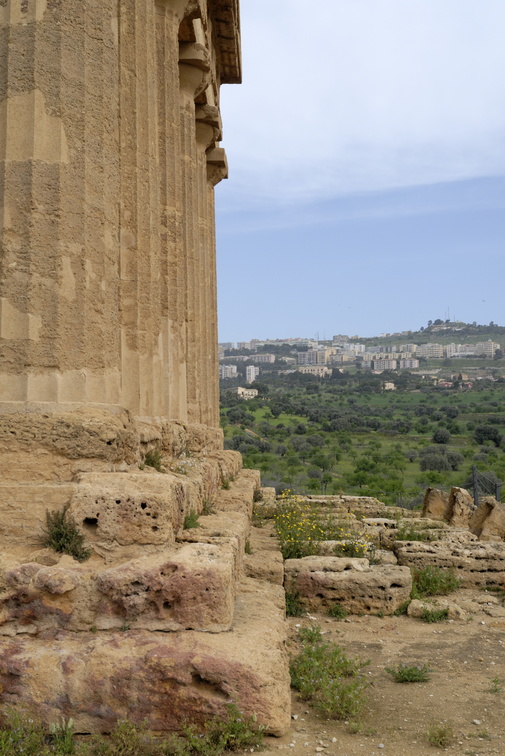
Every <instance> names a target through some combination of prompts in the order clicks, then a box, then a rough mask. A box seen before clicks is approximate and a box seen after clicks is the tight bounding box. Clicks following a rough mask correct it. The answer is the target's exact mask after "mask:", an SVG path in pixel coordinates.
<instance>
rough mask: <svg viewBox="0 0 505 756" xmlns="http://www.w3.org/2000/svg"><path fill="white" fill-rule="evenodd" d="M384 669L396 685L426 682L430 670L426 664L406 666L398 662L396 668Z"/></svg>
mask: <svg viewBox="0 0 505 756" xmlns="http://www.w3.org/2000/svg"><path fill="white" fill-rule="evenodd" d="M385 669H386V672H387V673H388V674H389V675H391V677H392V678H393V680H394V681H395V682H397V683H407V682H427V681H428V680H429V679H430V672H431V670H430V668H429V667H428V665H427V664H417V665H408V664H404V663H403V662H400V664H398V665H397V666H396V667H386V668H385Z"/></svg>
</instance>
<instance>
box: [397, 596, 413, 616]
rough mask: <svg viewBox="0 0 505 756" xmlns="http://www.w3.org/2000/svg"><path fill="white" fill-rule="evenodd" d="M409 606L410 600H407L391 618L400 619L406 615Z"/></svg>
mask: <svg viewBox="0 0 505 756" xmlns="http://www.w3.org/2000/svg"><path fill="white" fill-rule="evenodd" d="M409 606H410V599H407V600H406V601H404V602H403V603H402V604H400V606H399V607H398V609H395V610H394V612H393V617H401V616H402V615H403V614H407V612H408V608H409Z"/></svg>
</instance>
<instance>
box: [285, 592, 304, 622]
mask: <svg viewBox="0 0 505 756" xmlns="http://www.w3.org/2000/svg"><path fill="white" fill-rule="evenodd" d="M304 611H305V607H304V605H303V602H302V600H301V598H300V594H299V593H298V592H294V593H289V591H286V617H301V616H302V614H303V613H304Z"/></svg>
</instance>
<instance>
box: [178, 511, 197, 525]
mask: <svg viewBox="0 0 505 756" xmlns="http://www.w3.org/2000/svg"><path fill="white" fill-rule="evenodd" d="M199 524H200V523H199V522H198V514H197V513H196V512H195V511H193V510H191V512H189V513H188V514H187V515H186V517H185V518H184V524H183V526H182V527H183V529H184V530H190V528H197V527H198V526H199Z"/></svg>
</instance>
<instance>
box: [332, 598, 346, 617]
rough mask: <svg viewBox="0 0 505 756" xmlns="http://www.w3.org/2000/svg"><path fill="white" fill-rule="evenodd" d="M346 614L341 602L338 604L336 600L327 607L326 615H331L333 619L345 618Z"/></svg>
mask: <svg viewBox="0 0 505 756" xmlns="http://www.w3.org/2000/svg"><path fill="white" fill-rule="evenodd" d="M347 615H348V611H347V609H346V608H345V606H342V604H339V603H338V601H335V603H334V604H332V605H331V606H330V607H329V609H328V616H329V617H333V619H337V620H341V619H345V618H346V617H347Z"/></svg>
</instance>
